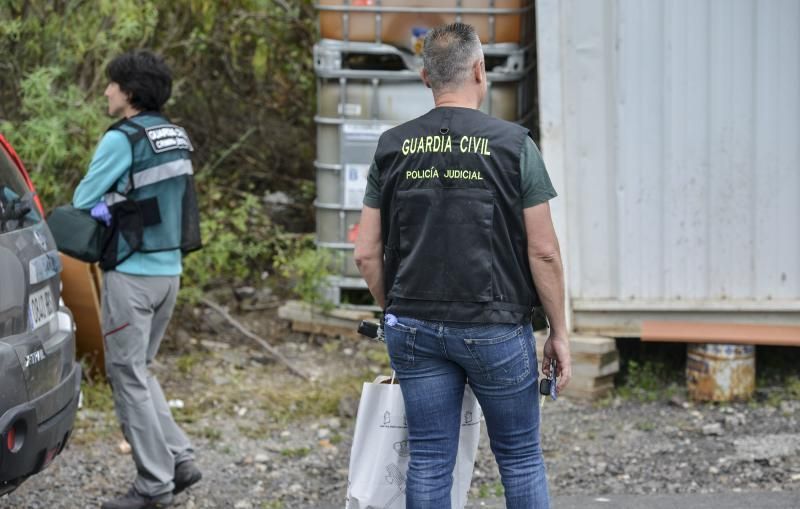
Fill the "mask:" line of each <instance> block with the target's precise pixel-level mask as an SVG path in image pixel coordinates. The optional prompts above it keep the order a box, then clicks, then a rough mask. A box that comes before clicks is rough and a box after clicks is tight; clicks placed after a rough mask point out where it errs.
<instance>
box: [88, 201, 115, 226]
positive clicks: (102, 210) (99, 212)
mask: <svg viewBox="0 0 800 509" xmlns="http://www.w3.org/2000/svg"><path fill="white" fill-rule="evenodd" d="M90 214H91V215H92V217H93V218H95V219H97V220H98V221H100V222H101V223H105V225H106V226H111V211H110V210H108V205H106V202H104V201H99V202H97V205H95V206H94V207H92V210H91V212H90Z"/></svg>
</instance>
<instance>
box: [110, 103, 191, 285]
mask: <svg viewBox="0 0 800 509" xmlns="http://www.w3.org/2000/svg"><path fill="white" fill-rule="evenodd" d="M112 129H114V130H118V131H121V132H122V133H123V134H125V136H126V137H127V138H128V141H129V142H130V144H131V159H132V164H131V168H130V171H129V172H128V173H127V174H125V175H124V176H123V177H122V178H120V180H119V181H118V182H117V183H116V184H115V185H114V187H113V188H112V189H111V190H110V191H109V192H108V193H107V194H106V195H105V197H104V199H105V202H106V204H107V205H108V206H109V209H110V210H111V212H112V217H113V219H112V227H111V228H110V232H111V234H110V238H109V241H108V243H107V247H106V249H105V252H104V254H103V259H102V260H101V261H100V266H101V267H102V268H103V270H112V269H114V268H115V267H116V266H117V265H119V264H120V263H122V262H123V261H125V260H127V259H128V258H129V257H130V256H131V255H132V254H133V253H136V252H138V253H156V252H160V251H171V250H176V249H180V250H181V251H182V252H183V253H184V254H186V253H190V252H192V251H195V250H197V249H200V247H202V242H201V239H200V214H199V210H198V206H197V195H196V193H195V186H194V171H193V169H192V161H191V152H192V150H194V149H193V147H192V144H191V142H190V141H189V137H188V135H187V134H186V131H185V130H184V129H183V128H182V127H179V126H176V125H174V124H172V123H170V122H169V120H167V119H166V118H165V117H164V116H163V115H161V114H160V113H157V112H143V113H140V114H138V115H136V116H134V117H131V118H128V119H122V120H120V121H118V122H116V123H115V124H114V125H112V126H111V127H110V128H109V130H112Z"/></svg>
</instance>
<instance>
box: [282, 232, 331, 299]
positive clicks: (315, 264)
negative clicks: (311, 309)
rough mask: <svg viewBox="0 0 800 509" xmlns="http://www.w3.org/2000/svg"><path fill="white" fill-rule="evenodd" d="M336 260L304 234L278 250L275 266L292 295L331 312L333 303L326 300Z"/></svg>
mask: <svg viewBox="0 0 800 509" xmlns="http://www.w3.org/2000/svg"><path fill="white" fill-rule="evenodd" d="M333 257H334V254H333V253H331V252H330V251H329V250H327V249H324V248H319V247H316V246H315V245H314V243H313V240H312V238H311V236H309V235H303V236H299V237H295V238H294V239H292V240H290V241H289V242H287V243H286V244H284V245H282V246H280V247H279V249H278V250H277V252H276V254H275V257H274V265H275V268H276V269H277V270H278V273H279V274H280V275H281V276H283V277H284V278H286V279H287V280H288V281H289V285H290V288H291V291H292V293H294V294H295V295H296V296H297V297H300V299H302V300H303V301H305V302H309V303H311V304H316V305H319V306H321V307H322V308H323V309H329V308H330V307H331V305H332V303H331V302H329V301H328V300H326V299H325V297H324V290H325V285H326V279H327V278H328V277H329V276H330V275H331V272H330V269H329V267H330V266H331V262H332V261H333Z"/></svg>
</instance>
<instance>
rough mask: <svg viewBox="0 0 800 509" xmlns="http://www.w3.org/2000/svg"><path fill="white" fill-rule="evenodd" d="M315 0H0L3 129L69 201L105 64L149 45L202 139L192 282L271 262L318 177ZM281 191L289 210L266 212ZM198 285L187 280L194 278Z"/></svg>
mask: <svg viewBox="0 0 800 509" xmlns="http://www.w3.org/2000/svg"><path fill="white" fill-rule="evenodd" d="M314 38H315V30H314V15H313V4H312V2H311V0H230V1H226V2H217V1H216V0H176V1H174V2H169V3H164V2H155V1H152V0H151V1H134V0H114V1H111V0H99V1H97V2H85V1H82V0H62V1H59V2H51V1H49V0H3V1H2V8H0V52H1V53H2V55H3V58H2V59H0V130H2V131H3V133H4V134H5V135H6V137H7V138H8V139H9V140H10V141H11V143H12V144H13V145H14V146H15V148H16V149H17V152H19V154H20V156H21V157H22V159H23V160H24V161H25V163H26V165H27V167H28V169H29V170H30V173H31V177H32V179H33V181H34V183H35V184H36V186H37V190H38V192H39V194H40V196H41V198H42V201H43V203H44V204H45V207H46V208H47V209H50V208H52V207H54V206H56V205H58V204H60V203H65V202H68V201H69V200H70V198H71V195H72V192H73V190H74V189H75V186H76V185H77V183H78V181H79V180H80V178H81V177H82V176H83V174H84V173H85V171H86V168H87V166H88V164H89V161H90V160H91V156H92V153H93V151H94V148H95V146H96V144H97V142H98V141H99V139H100V137H101V136H102V134H103V132H104V130H105V129H106V128H107V127H108V125H110V124H111V123H112V121H113V120H112V119H110V118H108V117H107V116H106V114H105V110H106V100H105V98H104V97H103V90H104V88H105V86H106V76H105V67H106V65H107V64H108V62H109V61H110V60H111V59H112V58H113V57H115V56H116V55H118V54H120V53H121V52H123V51H126V50H130V49H135V48H149V49H152V50H154V51H156V52H158V53H161V54H162V55H164V56H165V58H166V60H167V62H168V63H169V64H170V66H171V67H172V69H173V74H174V77H175V83H174V87H173V97H172V99H171V100H170V102H169V103H168V104H167V106H166V108H165V113H166V114H167V115H168V116H169V117H170V118H171V119H172V120H173V121H174V122H176V123H178V124H180V125H183V126H184V127H186V129H187V130H188V132H189V134H190V135H191V137H192V140H193V142H194V145H195V148H196V151H195V154H194V166H195V172H196V173H197V176H198V183H199V187H200V193H199V199H200V206H201V209H202V230H203V238H204V242H205V248H204V249H203V250H202V251H200V252H198V253H195V254H192V255H190V256H189V257H187V259H186V278H185V281H184V286H185V287H186V288H187V289H188V290H187V291H188V292H189V293H192V292H193V291H194V293H195V294H196V293H197V291H200V290H202V289H203V288H204V287H206V286H208V285H210V284H211V283H213V281H214V280H217V279H220V278H233V279H247V278H250V277H253V276H254V275H256V274H260V273H261V271H262V270H264V269H265V268H267V267H268V266H269V264H270V263H271V255H273V254H275V253H276V252H278V251H277V248H276V246H278V245H280V244H281V243H283V242H285V238H287V237H286V234H285V233H284V228H283V227H282V226H285V225H291V227H292V228H296V229H299V230H300V231H309V230H310V228H311V226H312V224H313V223H311V218H312V217H313V215H312V214H311V213H310V210H311V201H310V200H309V199H308V196H309V192H308V190H309V188H310V187H311V186H313V184H312V182H313V176H314V169H313V164H312V160H313V152H314V139H315V138H314V135H313V127H314V126H313V116H314V109H315V103H314V99H315V95H314V77H313V69H312V51H311V47H312V45H313V42H314ZM274 191H282V192H284V193H286V194H288V195H289V196H290V197H291V198H293V199H294V202H295V203H298V204H299V206H295V207H294V208H293V209H292V210H291V212H292V214H294V217H295V218H297V219H296V220H295V219H292V218H290V219H292V220H287V218H285V217H284V218H281V219H280V221H281V222H280V223H279V222H278V221H277V220H276V221H272V220H271V219H270V217H268V214H267V211H266V210H265V209H264V207H263V205H262V203H261V199H260V197H261V196H263V195H265V194H266V193H268V192H274ZM192 289H194V290H192Z"/></svg>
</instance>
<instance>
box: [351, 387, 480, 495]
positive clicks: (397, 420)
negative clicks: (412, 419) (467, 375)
mask: <svg viewBox="0 0 800 509" xmlns="http://www.w3.org/2000/svg"><path fill="white" fill-rule="evenodd" d="M381 382H384V383H381ZM480 422H481V407H480V405H479V404H478V400H477V399H476V398H475V395H474V394H473V393H472V389H471V388H470V387H469V385H467V387H466V388H465V390H464V401H463V403H462V407H461V434H460V436H459V441H458V455H457V456H456V464H455V468H454V469H453V487H452V490H451V492H450V499H451V504H452V505H451V507H452V508H453V509H462V508H463V507H464V506H465V505H466V503H467V493H468V491H469V486H470V482H471V480H472V470H473V467H474V466H475V456H476V454H477V452H478V441H479V439H480ZM408 460H409V449H408V425H407V424H406V412H405V406H404V404H403V394H402V392H400V386H399V385H398V384H397V383H389V380H388V377H379V378H378V379H376V380H375V382H374V383H369V382H367V383H365V384H364V389H363V390H362V392H361V401H360V403H359V405H358V415H357V416H356V428H355V433H354V436H353V447H352V449H351V450H350V472H349V476H348V487H347V504H346V506H345V507H346V509H403V508H405V506H406V496H405V492H406V472H407V471H408Z"/></svg>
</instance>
